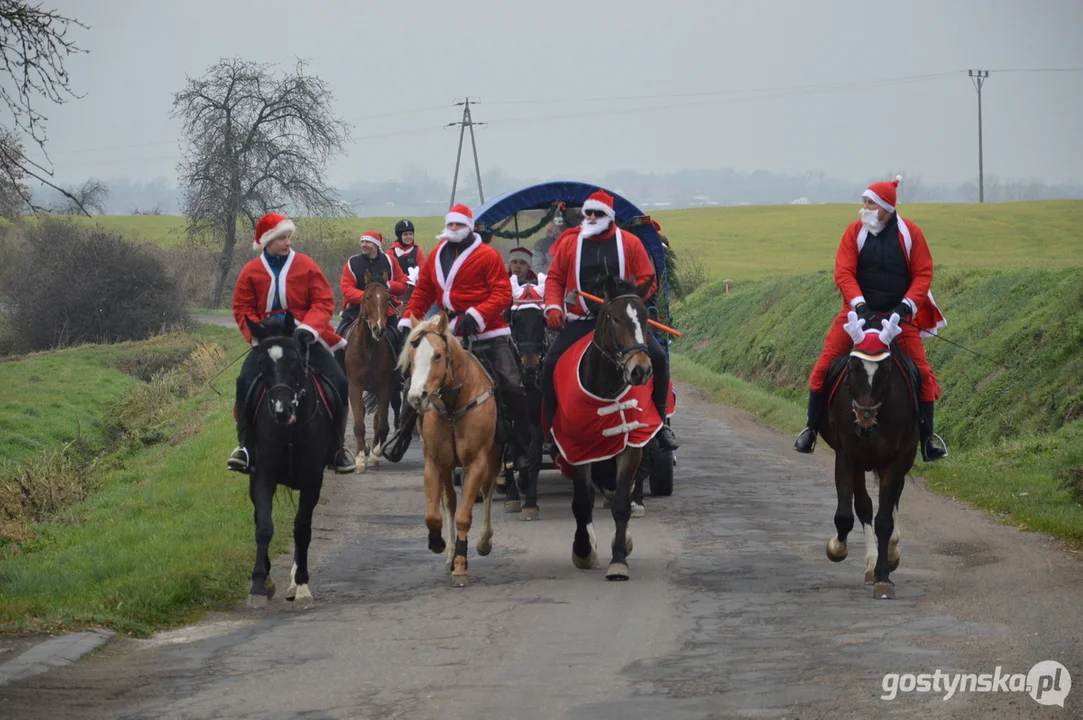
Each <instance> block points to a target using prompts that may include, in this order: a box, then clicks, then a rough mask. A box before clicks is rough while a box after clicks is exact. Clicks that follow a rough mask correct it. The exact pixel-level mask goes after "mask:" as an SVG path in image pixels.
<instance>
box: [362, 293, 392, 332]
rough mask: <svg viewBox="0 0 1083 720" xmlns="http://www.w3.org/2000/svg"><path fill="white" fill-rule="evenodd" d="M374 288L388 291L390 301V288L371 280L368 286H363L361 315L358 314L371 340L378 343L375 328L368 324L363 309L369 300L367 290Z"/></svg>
mask: <svg viewBox="0 0 1083 720" xmlns="http://www.w3.org/2000/svg"><path fill="white" fill-rule="evenodd" d="M375 286H379V287H382V288H384V289H385V290H387V291H388V299H389V300H390V298H391V295H390V292H391V288H389V287H388V286H387V285H385V284H384V283H382V282H379V281H378V280H373V281H372V282H370V283H369V284H368V285H366V286H365V297H363V298H361V313H360V314H361V317H362V318H364V320H365V325H366V326H367V327H368V329H369V334H370V335H372V339H373V340H376V341H377V342H379V340H380V338H378V337H376V330H375V328H373V327H372V323H371V322H369V319H368V317H367V316H366V314H365V308H366V304H365V303H367V302H368V299H369V288H372V287H375ZM382 336H383V335H382V334H381V337H382Z"/></svg>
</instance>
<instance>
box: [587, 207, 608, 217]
mask: <svg viewBox="0 0 1083 720" xmlns="http://www.w3.org/2000/svg"><path fill="white" fill-rule="evenodd" d="M583 215H584V217H608V216H607V215H606V214H605V211H604V210H595V209H593V208H591V209H590V210H584V211H583Z"/></svg>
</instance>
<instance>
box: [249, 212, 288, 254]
mask: <svg viewBox="0 0 1083 720" xmlns="http://www.w3.org/2000/svg"><path fill="white" fill-rule="evenodd" d="M295 232H297V227H296V226H295V225H294V224H293V221H292V220H290V219H289V218H288V217H286V216H285V215H279V214H278V213H267V214H266V215H264V216H263V217H261V218H260V219H259V222H258V223H256V238H255V239H254V240H253V241H252V249H253V250H263V249H265V248H266V247H267V245H268V244H270V243H271V241H273V240H277V239H278V238H280V237H283V236H285V235H290V234H293V233H295Z"/></svg>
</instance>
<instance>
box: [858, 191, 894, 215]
mask: <svg viewBox="0 0 1083 720" xmlns="http://www.w3.org/2000/svg"><path fill="white" fill-rule="evenodd" d="M861 197H867V198H868V199H869V200H872V201H873V202H874V203H876V204H877V205H879V206H880V207H882V208H883V209H885V210H887V211H888V212H889V213H890V212H895V208H894V206H892V205H888V204H887V203H886V202H885V201H884V199H883V198H882V197H880V196H879V195H877V194H876V193H874V192H873V191H872V190H866V191H865V192H863V193H861Z"/></svg>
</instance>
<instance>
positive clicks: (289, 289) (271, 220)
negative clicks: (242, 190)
mask: <svg viewBox="0 0 1083 720" xmlns="http://www.w3.org/2000/svg"><path fill="white" fill-rule="evenodd" d="M296 230H297V228H296V227H295V226H294V224H293V221H292V220H290V219H289V218H287V217H285V216H283V215H279V214H277V213H268V214H267V215H264V216H263V217H262V218H260V221H259V222H258V223H256V237H255V240H254V241H253V243H252V247H253V249H254V250H257V251H262V252H260V255H259V257H257V258H254V259H252V260H249V261H248V263H247V264H245V266H244V267H243V268H241V274H240V276H239V277H238V278H237V285H236V287H235V288H234V291H233V317H234V318H235V319H236V321H237V327H239V328H240V330H241V333H242V334H243V335H244V338H245V340H247V341H248V342H249V343H251V344H252V347H253V351H252V352H249V353H248V357H247V358H245V361H244V365H242V366H241V373H240V376H239V377H238V378H237V397H236V402H235V405H234V415H235V417H236V421H237V439H238V441H239V443H240V444H239V445H238V447H237V448H236V449H235V450H234V451H233V453H232V454H231V455H230V456H229V460H228V462H227V467H228V468H229V469H230V470H235V471H237V472H243V473H247V472H249V471H250V470H251V467H250V462H249V457H250V455H249V452H248V449H247V447H246V441H247V433H248V423H249V421H250V418H249V417H248V411H247V408H246V400H247V398H248V391H249V389H250V388H251V387H252V384H253V383H254V382H255V381H256V378H257V377H258V375H259V361H258V359H257V356H256V352H255V347H256V345H257V342H256V341H255V340H254V339H253V338H252V332H251V331H250V330H249V329H248V323H247V322H246V320H252V322H256V323H259V322H262V321H264V320H266V319H267V318H269V317H272V316H276V315H284V314H285V313H286V312H287V311H288V312H290V313H291V314H292V315H293V317H294V320H296V322H297V330H296V331H295V333H294V334H295V337H296V338H297V340H298V341H299V342H301V343H302V344H307V345H309V346H310V350H309V364H310V366H311V367H312V369H313V370H315V371H316V372H317V373H319V374H321V375H323V376H324V377H326V378H327V379H328V380H330V381H331V382H332V383H333V384H334V386H335V390H336V391H337V392H338V400H339V406H338V408H337V411H336V413H335V415H336V417H335V421H336V432H335V442H336V443H337V444H338V449H337V450H336V452H335V458H334V461H333V463H332V465H333V467H334V469H335V472H339V473H350V472H353V471H354V469H355V467H356V466H355V461H354V457H353V455H352V454H351V453H350V451H349V450H347V449H346V447H345V437H346V418H347V414H348V411H349V394H348V390H349V387H348V385H347V382H346V375H345V374H344V373H343V372H342V368H340V367H339V364H338V362H336V361H335V358H334V355H332V353H333V352H334V351H336V350H338V349H339V348H342V347H345V345H346V341H345V340H343V339H342V338H341V337H339V336H338V335H337V334H336V333H335V331H334V330H333V329H332V328H331V315H332V313H333V312H334V310H335V298H334V295H333V294H332V293H331V286H330V284H328V282H327V278H326V277H324V275H323V272H322V271H321V270H320V267H319V265H317V264H316V262H315V261H314V260H313V259H312V258H310V257H309V256H307V255H302V254H301V253H299V252H297V251H296V250H294V249H293V248H292V247H291V243H292V239H293V234H294V233H295V232H296Z"/></svg>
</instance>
